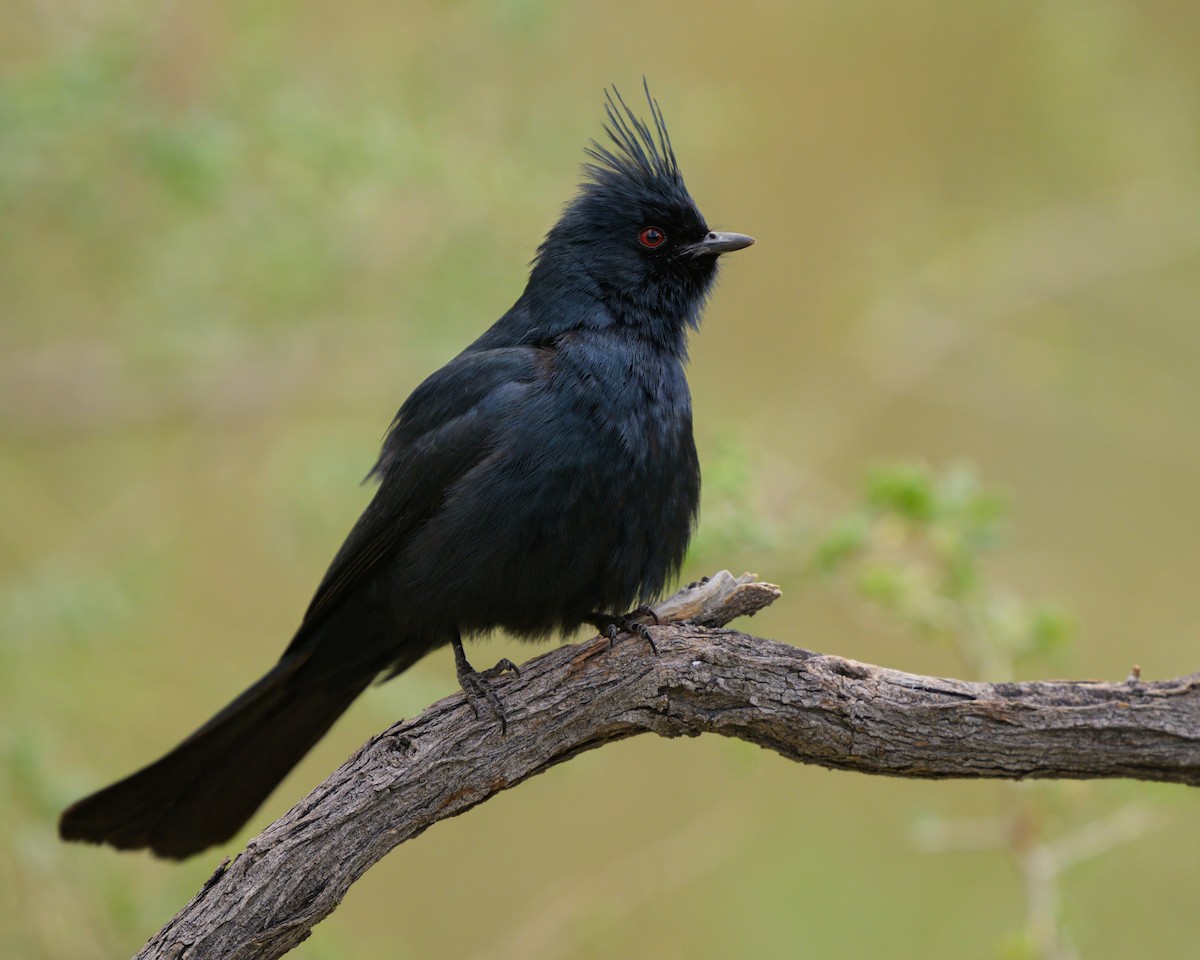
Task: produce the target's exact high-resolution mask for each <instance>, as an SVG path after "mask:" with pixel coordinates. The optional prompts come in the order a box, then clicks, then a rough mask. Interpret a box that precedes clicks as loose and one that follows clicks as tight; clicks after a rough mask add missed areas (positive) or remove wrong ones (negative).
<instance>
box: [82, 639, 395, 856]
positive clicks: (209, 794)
mask: <svg viewBox="0 0 1200 960" xmlns="http://www.w3.org/2000/svg"><path fill="white" fill-rule="evenodd" d="M326 667H327V665H318V664H316V663H314V661H313V658H311V657H310V656H309V652H308V651H298V652H296V653H289V654H288V655H286V656H285V657H284V658H283V659H282V660H280V661H279V663H278V664H276V666H275V667H274V668H273V669H272V670H271V671H270V672H269V673H267V674H266V675H265V676H264V677H263V678H262V679H260V680H259V681H258V682H257V683H255V684H254V685H253V686H251V687H250V688H249V689H248V690H246V691H245V692H244V693H242V694H241V696H239V697H238V698H237V699H235V700H234V701H233V702H232V703H230V704H229V705H228V706H227V707H225V709H224V710H222V711H221V712H220V713H218V714H217V715H216V716H215V717H213V718H212V719H211V720H209V721H208V723H206V724H205V725H204V726H202V727H201V728H200V729H199V730H197V731H196V732H195V733H193V734H192V735H191V736H190V737H188V738H187V739H186V740H184V741H183V743H181V744H179V746H177V747H176V748H175V749H174V750H172V751H171V752H170V753H168V754H167V755H166V756H164V757H162V758H161V759H160V760H157V761H155V762H154V763H152V764H150V765H149V766H148V767H144V768H143V769H141V770H139V771H138V772H137V773H134V774H132V775H131V776H128V777H126V778H125V779H124V780H121V781H119V782H117V783H114V784H113V785H112V786H110V787H106V788H105V789H103V790H101V791H99V792H98V793H94V794H92V795H91V796H88V797H84V798H83V799H82V800H80V801H79V802H77V803H75V804H73V805H72V806H70V807H69V808H67V810H66V811H65V812H64V813H63V815H62V819H61V820H60V821H59V834H60V835H61V836H62V838H63V839H64V840H82V841H86V842H88V843H107V844H111V845H112V846H114V847H116V848H118V849H120V850H132V849H139V848H143V847H149V848H150V849H151V850H153V851H154V852H155V853H156V854H158V855H159V856H162V857H170V858H172V859H176V860H182V859H183V858H185V857H188V856H191V855H192V854H194V853H199V852H200V851H201V850H203V849H205V848H206V847H210V846H212V845H213V844H217V843H221V842H223V841H225V840H228V839H229V838H230V837H232V836H233V835H234V834H235V833H237V831H238V829H239V828H240V827H241V826H242V825H243V824H244V823H245V822H246V821H247V820H249V819H250V817H251V816H253V814H254V811H255V810H257V809H258V808H259V806H260V805H261V804H262V802H263V801H264V800H265V799H266V798H267V796H268V795H269V794H270V793H271V791H272V790H274V789H275V787H276V785H277V784H278V783H279V782H280V781H281V780H282V779H283V778H284V777H285V776H287V774H288V772H289V771H290V770H291V769H292V767H294V766H295V765H296V764H297V763H299V762H300V759H301V758H302V757H303V756H304V755H305V754H306V753H308V751H309V750H310V749H311V748H312V747H313V745H314V744H315V743H316V742H317V741H318V740H320V739H321V737H322V736H323V735H324V734H325V732H326V731H327V730H328V729H329V728H330V727H331V726H332V725H333V723H334V721H335V720H337V718H338V717H340V716H341V715H342V714H343V713H344V712H345V711H346V708H347V707H349V706H350V704H351V703H352V702H353V701H354V699H355V698H356V697H357V696H358V695H359V694H360V693H362V691H363V690H364V689H365V688H366V687H367V686H368V685H369V684H370V682H371V680H372V679H373V678H374V676H375V674H376V673H377V672H378V671H377V670H367V669H360V670H357V671H354V672H353V673H351V674H349V675H347V674H345V673H343V674H342V675H341V676H338V677H334V678H331V677H330V675H329V673H328V671H327V669H326Z"/></svg>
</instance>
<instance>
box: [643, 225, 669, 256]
mask: <svg viewBox="0 0 1200 960" xmlns="http://www.w3.org/2000/svg"><path fill="white" fill-rule="evenodd" d="M666 242H667V235H666V234H665V233H663V232H662V231H661V230H660V229H658V227H644V228H643V229H642V232H641V233H639V234H638V243H640V244H641V245H642V246H643V247H649V248H650V249H651V250H653V249H654V248H655V247H661V246H662V245H663V244H664V243H666Z"/></svg>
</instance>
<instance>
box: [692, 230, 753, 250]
mask: <svg viewBox="0 0 1200 960" xmlns="http://www.w3.org/2000/svg"><path fill="white" fill-rule="evenodd" d="M753 242H754V238H753V237H748V236H746V235H745V234H744V233H717V231H715V230H714V231H712V232H711V233H709V235H708V236H706V237H705V238H704V239H703V240H700V241H697V242H696V243H693V244H692V245H691V247H690V248H689V250H688V252H689V253H691V255H692V256H693V257H715V256H716V255H717V254H718V253H729V252H730V251H731V250H741V249H742V248H743V247H748V246H750V244H752V243H753Z"/></svg>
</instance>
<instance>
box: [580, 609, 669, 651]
mask: <svg viewBox="0 0 1200 960" xmlns="http://www.w3.org/2000/svg"><path fill="white" fill-rule="evenodd" d="M638 617H653V618H654V624H655V626H657V625H658V623H659V619H658V614H657V613H655V612H654V610H652V609H651V608H650V607H648V606H646V605H645V604H643V605H642V606H640V607H638V608H637V609H636V610H630V611H629V613H617V614H614V613H592V614H589V615H588V616H587V618H586V619H587V622H588V623H590V624H591V625H592V626H593V627H595V628H596V629H597V630H599V631H600V633H601V634H602V635H603V636H606V637H608V646H609V648H611V647H612V645H613V644H614V643H616V641H617V636H618V634H620V633H622V632H625V633H636V634H637V635H638V636H639V637H641V638H642V639H643V640H645V641H646V642H647V643H648V644H650V649H651V651H653V653H654V655H655V656H656V657H657V656H658V647H656V646H655V645H654V638H653V637H652V636H650V627H649V626H648V625H647V624H645V623H643V622H642V621H641V620H639V619H637V618H638Z"/></svg>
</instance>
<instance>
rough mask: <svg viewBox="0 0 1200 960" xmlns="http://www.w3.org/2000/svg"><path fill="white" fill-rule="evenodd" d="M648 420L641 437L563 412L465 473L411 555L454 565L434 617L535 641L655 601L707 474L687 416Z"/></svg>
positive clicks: (678, 556) (433, 566) (411, 566)
mask: <svg viewBox="0 0 1200 960" xmlns="http://www.w3.org/2000/svg"><path fill="white" fill-rule="evenodd" d="M641 412H642V413H643V414H645V413H646V411H645V410H643V411H641ZM639 420H640V423H641V425H642V427H641V429H640V431H639V432H638V434H636V435H635V434H632V433H631V431H630V429H629V424H624V429H621V427H622V424H620V423H619V422H612V423H605V424H604V425H602V426H601V427H600V428H597V427H596V426H595V425H594V421H587V420H584V419H582V418H581V419H577V420H576V419H572V418H570V417H559V418H557V419H556V420H555V421H554V422H552V423H549V424H547V425H546V426H545V427H544V429H543V430H541V431H537V432H536V433H532V434H526V436H527V439H526V440H525V441H524V442H521V443H518V444H512V445H509V446H506V447H505V446H502V447H501V449H500V451H499V452H498V453H497V454H496V455H495V456H494V457H493V458H491V459H490V460H489V461H488V462H487V463H486V464H484V465H481V468H480V476H477V477H470V478H464V482H463V483H461V484H460V485H459V487H458V489H457V490H456V491H454V492H452V494H451V498H448V499H447V509H445V510H443V511H441V513H440V514H439V516H438V517H436V518H434V519H433V520H432V521H431V522H430V523H429V524H427V525H426V527H425V528H424V529H423V530H422V531H421V533H420V535H418V536H417V537H415V538H414V540H413V542H412V543H411V544H410V545H409V548H408V549H407V550H406V551H405V556H404V558H403V563H404V565H405V566H406V567H407V568H408V570H409V571H417V570H420V571H422V573H423V571H440V572H442V573H443V574H445V572H446V571H451V573H450V574H449V577H450V579H451V581H452V583H450V584H444V585H443V587H445V586H450V587H452V589H450V590H446V589H444V588H443V589H438V590H430V591H428V592H426V593H425V595H426V596H430V595H437V596H444V597H446V598H447V599H448V606H447V608H446V609H442V610H439V611H436V613H437V619H438V620H439V621H442V620H450V621H453V624H452V625H453V627H454V628H455V629H459V630H461V631H463V632H472V631H477V630H485V629H490V628H493V627H501V628H503V629H505V630H508V631H510V632H513V633H517V634H522V635H530V636H538V635H544V634H547V633H550V632H553V631H554V630H557V629H561V630H569V629H573V628H574V627H576V626H578V625H579V624H580V623H581V622H582V621H583V619H584V617H586V616H587V614H589V613H592V612H595V611H603V612H624V611H625V610H627V609H629V608H630V607H632V606H634V605H635V604H636V603H638V602H643V601H646V600H649V599H652V598H653V597H654V596H656V595H657V594H658V593H659V591H660V590H661V589H662V588H663V586H664V585H665V584H666V582H667V581H668V580H669V579H670V577H671V576H673V575H674V574H675V572H676V571H677V570H678V567H679V565H680V563H681V562H682V560H683V554H684V552H685V550H686V547H687V542H688V539H689V537H690V534H691V529H692V524H693V520H694V516H695V511H696V506H697V500H698V497H699V474H698V469H697V467H696V455H695V448H694V445H693V443H692V437H691V430H690V418H688V419H687V421H686V422H680V421H679V420H678V418H671V419H669V420H666V421H664V422H656V421H654V420H653V419H651V418H648V417H645V416H642V417H641V418H639ZM459 491H461V492H459ZM451 499H452V500H453V503H451ZM424 579H425V578H424V576H423V575H421V574H420V573H419V574H418V575H417V576H416V577H409V578H408V581H407V582H410V583H411V582H413V581H414V580H417V581H420V580H424ZM422 592H424V591H422ZM404 605H405V606H408V603H407V602H405V603H404ZM430 612H431V613H433V612H434V611H430Z"/></svg>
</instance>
